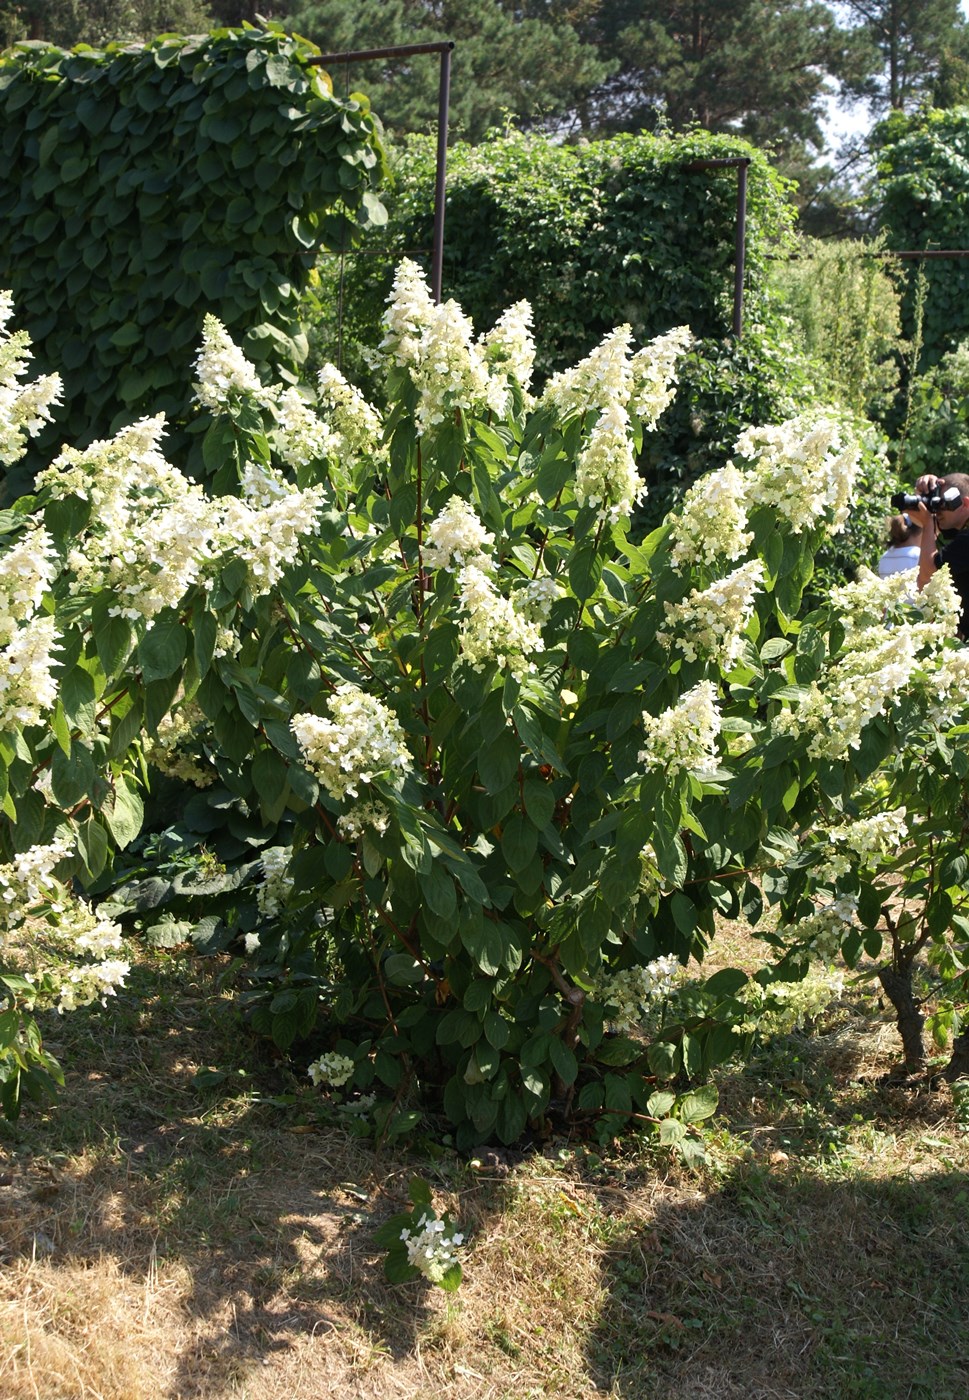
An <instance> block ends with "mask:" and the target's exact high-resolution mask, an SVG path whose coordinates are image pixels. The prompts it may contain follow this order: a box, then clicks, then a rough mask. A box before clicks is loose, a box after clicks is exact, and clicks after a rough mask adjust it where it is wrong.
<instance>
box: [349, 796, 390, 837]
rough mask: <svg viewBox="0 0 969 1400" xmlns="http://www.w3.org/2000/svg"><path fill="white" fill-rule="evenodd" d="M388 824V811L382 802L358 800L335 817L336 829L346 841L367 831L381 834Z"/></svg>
mask: <svg viewBox="0 0 969 1400" xmlns="http://www.w3.org/2000/svg"><path fill="white" fill-rule="evenodd" d="M389 825H390V813H389V812H388V811H387V808H386V807H385V806H384V804H383V803H382V802H358V803H357V805H356V806H355V807H351V808H350V810H349V812H344V813H343V815H342V816H340V817H337V820H336V829H337V831H338V832H339V833H340V835H341V836H343V837H345V838H346V840H348V841H357V840H359V838H360V837H361V836H363V835H364V833H365V832H367V831H375V832H376V833H377V835H378V836H382V835H383V834H384V832H385V831H386V830H387V827H388V826H389Z"/></svg>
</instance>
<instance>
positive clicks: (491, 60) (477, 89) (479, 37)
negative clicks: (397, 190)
mask: <svg viewBox="0 0 969 1400" xmlns="http://www.w3.org/2000/svg"><path fill="white" fill-rule="evenodd" d="M581 5H582V0H579V10H578V11H577V13H581V12H582V11H581ZM565 11H566V7H559V6H555V5H554V4H552V5H534V4H532V5H530V6H529V5H525V6H522V5H510V4H505V3H502V0H294V3H293V5H292V7H291V9H290V11H289V13H288V15H287V16H286V20H285V22H286V24H287V26H290V27H292V29H294V30H295V31H296V32H297V33H300V34H305V35H306V37H307V38H310V39H313V40H314V41H315V42H316V43H318V44H320V45H321V46H322V48H323V49H324V51H325V52H344V51H352V50H359V49H370V48H384V47H390V46H393V45H404V44H418V43H425V42H428V41H431V40H439V39H453V40H454V41H455V45H456V47H455V50H454V56H453V67H452V86H451V116H450V126H451V130H452V132H454V133H455V134H457V135H459V136H461V137H463V138H464V139H466V140H469V141H477V140H480V138H481V137H482V136H483V135H484V133H485V131H486V130H487V129H488V128H489V127H491V126H495V125H498V124H500V123H501V122H502V121H503V120H504V119H505V117H506V116H507V115H508V114H510V115H512V116H514V117H516V118H518V119H519V120H520V121H522V122H523V123H525V124H526V125H527V124H538V123H549V122H552V123H555V122H557V121H565V122H567V121H568V120H569V114H570V113H573V112H574V111H575V109H576V107H577V104H578V102H579V101H580V99H581V98H582V97H583V96H584V95H585V94H587V93H588V92H589V91H590V90H591V89H592V87H594V86H595V85H597V84H599V83H601V82H602V81H603V79H604V78H605V77H606V76H607V74H608V73H609V71H610V67H611V64H610V63H609V62H608V61H606V60H604V59H602V58H601V57H600V56H599V55H598V54H597V51H596V49H595V48H594V47H593V45H592V44H591V43H587V42H583V41H582V40H581V39H580V38H579V36H578V34H577V33H576V31H575V29H574V28H573V27H572V25H571V24H570V23H569V22H568V19H567V18H566V17H565ZM332 76H333V79H334V82H335V83H336V84H337V88H338V91H342V90H343V85H344V84H345V83H346V84H348V85H349V88H350V90H360V91H362V92H365V93H366V94H367V95H368V96H369V97H370V100H371V103H372V106H373V109H374V111H375V112H376V113H377V115H378V116H379V117H380V119H381V121H382V122H383V123H384V125H385V126H387V127H388V128H390V129H391V130H394V131H427V130H433V129H434V126H435V123H436V119H437V92H438V67H437V64H436V63H435V62H434V61H433V59H431V58H428V57H425V56H419V57H417V58H411V59H406V60H402V59H386V60H372V61H369V62H367V63H366V64H360V65H357V66H356V67H354V68H353V69H352V70H351V71H350V72H341V71H339V70H337V69H336V67H335V66H334V70H333V74H332Z"/></svg>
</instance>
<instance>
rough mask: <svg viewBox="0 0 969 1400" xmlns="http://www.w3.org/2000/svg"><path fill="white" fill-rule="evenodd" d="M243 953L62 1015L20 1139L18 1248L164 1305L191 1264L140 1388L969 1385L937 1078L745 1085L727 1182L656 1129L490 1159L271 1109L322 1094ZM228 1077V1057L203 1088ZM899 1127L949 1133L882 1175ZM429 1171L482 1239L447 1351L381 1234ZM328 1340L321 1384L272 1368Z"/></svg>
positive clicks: (775, 1070) (958, 1246)
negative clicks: (53, 1057) (247, 1020)
mask: <svg viewBox="0 0 969 1400" xmlns="http://www.w3.org/2000/svg"><path fill="white" fill-rule="evenodd" d="M221 970H222V969H221V965H220V964H219V962H218V960H215V959H213V960H205V961H201V962H195V961H191V962H185V961H181V960H179V959H177V958H173V957H169V958H167V959H166V958H164V957H159V958H158V959H157V960H156V961H155V962H154V964H152V965H150V966H146V967H142V968H139V969H136V972H135V974H134V977H133V981H132V987H131V989H130V990H129V991H128V992H126V993H124V994H123V996H122V997H120V998H119V1002H118V1005H117V1006H112V1007H111V1008H110V1009H109V1010H108V1011H106V1012H101V1011H94V1012H79V1013H76V1014H75V1015H73V1016H71V1017H68V1018H65V1019H64V1021H63V1022H56V1021H55V1022H54V1023H53V1025H52V1026H51V1027H50V1028H49V1030H50V1037H51V1041H52V1042H55V1041H56V1050H55V1053H57V1054H58V1055H59V1056H60V1057H61V1058H62V1060H63V1063H64V1066H65V1069H66V1070H67V1073H68V1084H67V1087H66V1089H65V1091H64V1094H63V1096H62V1099H61V1101H60V1102H59V1103H58V1104H57V1105H55V1106H54V1107H53V1108H51V1109H50V1110H49V1111H45V1112H43V1113H38V1112H36V1111H30V1110H28V1112H27V1113H26V1114H25V1116H24V1119H23V1120H22V1121H21V1123H20V1124H17V1125H4V1126H3V1127H2V1128H0V1152H2V1154H3V1156H4V1158H5V1161H4V1165H3V1169H2V1172H0V1251H3V1252H2V1253H0V1261H2V1260H4V1259H5V1261H6V1262H11V1261H14V1262H15V1261H16V1259H17V1258H18V1257H19V1258H21V1259H22V1258H24V1257H25V1256H26V1257H28V1258H29V1257H30V1256H31V1255H34V1256H36V1257H41V1256H46V1257H49V1261H50V1265H51V1267H52V1268H55V1267H56V1266H58V1265H60V1264H63V1265H64V1266H65V1269H66V1271H67V1272H69V1269H70V1267H73V1266H76V1265H79V1264H80V1265H85V1264H87V1263H88V1262H89V1263H90V1264H91V1266H92V1267H93V1266H94V1265H95V1264H96V1262H97V1261H98V1260H99V1259H102V1260H103V1259H105V1258H109V1259H110V1260H112V1261H114V1263H116V1265H117V1267H118V1269H119V1270H120V1275H121V1277H122V1278H124V1279H126V1280H128V1281H130V1282H131V1284H132V1286H133V1287H134V1289H135V1290H137V1287H138V1286H142V1285H143V1286H144V1287H145V1289H146V1299H147V1296H148V1291H149V1284H150V1281H151V1279H152V1278H153V1277H155V1276H156V1275H158V1276H165V1275H166V1272H170V1273H171V1274H172V1276H173V1277H174V1275H175V1273H176V1272H177V1271H178V1270H179V1269H181V1275H182V1277H183V1278H184V1287H183V1288H182V1291H181V1293H180V1295H179V1298H178V1308H177V1310H176V1312H175V1313H173V1318H174V1322H173V1324H172V1328H171V1332H170V1343H171V1356H172V1357H173V1358H174V1359H173V1361H172V1363H171V1365H170V1366H169V1368H168V1372H167V1374H166V1377H165V1381H164V1387H163V1388H162V1387H161V1386H156V1387H155V1388H154V1390H153V1389H152V1388H151V1386H148V1387H147V1388H146V1390H145V1394H146V1395H147V1394H151V1395H153V1396H157V1397H159V1400H161V1397H162V1396H178V1397H179V1398H180V1400H188V1397H194V1396H206V1397H214V1396H221V1395H224V1394H229V1393H237V1392H236V1387H238V1386H244V1387H250V1388H249V1389H245V1390H244V1391H243V1392H239V1393H246V1394H253V1395H259V1396H260V1397H262V1396H272V1397H273V1398H274V1400H275V1397H277V1396H282V1395H286V1396H287V1397H296V1396H297V1395H299V1396H300V1397H301V1398H302V1397H304V1396H305V1397H315V1396H317V1395H318V1394H327V1395H333V1396H344V1395H346V1396H349V1395H351V1394H353V1395H354V1396H364V1395H366V1396H380V1395H388V1394H403V1393H406V1394H407V1395H408V1396H409V1397H416V1396H422V1397H423V1396H427V1397H440V1396H443V1395H445V1394H447V1395H449V1396H450V1395H453V1396H455V1397H457V1396H461V1397H462V1398H463V1397H465V1396H467V1397H471V1396H475V1397H477V1396H479V1395H480V1396H481V1397H484V1396H485V1395H488V1396H493V1397H498V1396H503V1397H505V1396H507V1397H508V1398H509V1400H521V1396H523V1395H525V1394H538V1393H541V1394H545V1395H555V1396H560V1397H568V1400H579V1397H582V1400H585V1397H587V1396H588V1397H591V1396H593V1395H595V1394H600V1395H609V1396H611V1397H613V1400H651V1397H663V1400H679V1397H683V1398H684V1400H686V1397H692V1398H693V1400H701V1397H707V1396H710V1397H714V1396H716V1397H720V1398H722V1397H724V1396H734V1395H736V1396H738V1397H739V1396H744V1397H751V1400H757V1397H763V1400H781V1398H782V1397H783V1400H795V1397H796V1400H804V1397H830V1400H841V1397H872V1400H875V1397H878V1400H883V1398H884V1397H888V1398H889V1400H894V1397H899V1400H901V1397H908V1396H913V1397H914V1396H926V1397H928V1396H930V1395H931V1396H933V1397H936V1398H937V1400H950V1398H951V1400H963V1397H965V1396H966V1395H969V1369H967V1362H966V1358H967V1357H969V1321H967V1319H969V1175H967V1172H966V1170H965V1169H964V1168H965V1166H966V1165H967V1164H969V1155H967V1153H966V1152H962V1153H961V1157H960V1161H959V1162H958V1163H956V1162H955V1161H953V1162H952V1164H951V1165H950V1166H949V1167H948V1169H942V1167H943V1162H942V1159H943V1157H944V1150H945V1149H944V1143H943V1139H942V1138H941V1137H935V1136H933V1134H934V1133H935V1132H936V1131H937V1129H938V1125H939V1122H940V1121H941V1118H942V1116H943V1115H944V1113H945V1111H946V1109H945V1107H944V1106H943V1103H942V1100H941V1099H940V1097H939V1096H935V1095H925V1096H922V1097H919V1096H913V1095H911V1094H907V1095H900V1094H899V1093H897V1092H895V1091H891V1090H887V1089H883V1088H880V1087H878V1086H877V1085H876V1084H875V1083H874V1082H872V1083H862V1082H856V1083H855V1084H854V1086H853V1087H852V1088H851V1089H850V1090H847V1091H846V1090H845V1088H844V1086H840V1087H839V1086H838V1085H837V1084H836V1082H835V1080H834V1078H833V1077H832V1075H831V1074H830V1072H829V1071H828V1070H827V1069H826V1068H825V1066H824V1065H823V1063H818V1062H813V1061H809V1060H804V1061H803V1062H799V1061H797V1060H796V1059H795V1058H793V1056H792V1055H791V1054H788V1053H787V1052H786V1051H785V1052H784V1053H783V1054H781V1053H779V1054H778V1056H777V1059H776V1062H771V1061H770V1060H766V1061H764V1062H762V1063H761V1064H760V1065H759V1066H758V1065H755V1066H753V1067H752V1068H751V1069H750V1070H748V1071H747V1072H746V1073H744V1074H742V1075H737V1076H734V1077H732V1078H731V1079H730V1080H729V1081H725V1084H724V1104H725V1107H726V1109H727V1112H728V1116H729V1121H730V1127H729V1129H727V1128H723V1129H721V1130H719V1131H720V1135H721V1139H722V1141H721V1142H720V1143H719V1145H718V1139H717V1132H714V1133H713V1134H712V1136H711V1151H712V1153H713V1155H714V1157H718V1158H719V1160H720V1162H721V1164H722V1165H721V1166H720V1168H719V1169H718V1171H716V1172H714V1173H712V1174H711V1175H709V1176H705V1177H703V1178H700V1179H698V1178H690V1177H687V1176H685V1175H684V1174H682V1173H677V1172H675V1171H674V1172H673V1173H672V1174H666V1169H665V1166H664V1165H663V1164H662V1163H660V1162H658V1159H657V1158H656V1157H655V1156H651V1155H650V1154H649V1153H648V1152H642V1151H637V1149H636V1148H635V1146H631V1147H629V1148H627V1149H624V1150H623V1151H621V1152H617V1154H616V1156H615V1158H609V1157H608V1155H607V1154H603V1155H601V1156H600V1155H597V1154H595V1153H591V1152H586V1151H585V1150H584V1149H582V1148H580V1147H576V1148H575V1149H574V1150H572V1149H569V1150H567V1151H565V1152H561V1153H560V1152H557V1151H556V1148H553V1147H549V1148H548V1149H547V1150H548V1152H549V1156H548V1157H541V1156H536V1157H534V1158H532V1159H530V1160H529V1159H525V1160H521V1161H519V1160H518V1158H517V1157H514V1158H512V1159H511V1162H510V1164H509V1159H508V1156H507V1154H492V1156H493V1157H494V1161H495V1165H494V1168H493V1170H492V1169H488V1168H486V1169H485V1170H483V1171H482V1172H481V1173H480V1174H479V1175H478V1176H475V1174H474V1173H473V1172H471V1171H470V1170H469V1169H468V1168H467V1167H466V1166H464V1165H463V1164H461V1163H459V1162H458V1161H457V1160H456V1159H455V1158H453V1157H451V1156H449V1155H445V1156H442V1157H440V1159H439V1161H438V1162H437V1163H435V1162H434V1161H427V1160H424V1159H419V1158H417V1157H416V1155H415V1156H410V1157H408V1156H407V1155H405V1153H404V1152H403V1151H400V1152H396V1153H395V1152H389V1151H386V1152H380V1151H378V1150H377V1149H375V1146H374V1144H373V1143H371V1142H366V1141H361V1140H359V1139H356V1138H354V1137H352V1136H351V1135H350V1134H349V1133H347V1132H344V1131H342V1130H340V1129H338V1128H327V1127H319V1126H314V1125H313V1124H312V1123H311V1122H309V1121H308V1118H309V1117H310V1116H311V1115H308V1114H307V1113H306V1112H301V1111H300V1109H299V1106H297V1107H295V1108H293V1107H290V1108H280V1107H278V1106H274V1105H273V1104H270V1103H267V1102H266V1100H269V1099H273V1098H278V1096H279V1095H280V1094H281V1093H292V1092H295V1091H297V1090H298V1089H299V1086H298V1085H297V1084H296V1083H295V1082H294V1081H293V1079H292V1078H291V1077H290V1075H289V1072H288V1071H287V1069H286V1068H285V1066H284V1065H283V1064H282V1063H281V1062H278V1061H274V1060H273V1059H272V1058H271V1056H270V1055H269V1053H268V1052H267V1050H266V1049H265V1047H264V1046H262V1045H261V1043H260V1042H257V1041H255V1040H253V1039H252V1038H251V1037H249V1036H248V1035H247V1034H246V1032H245V1031H244V1029H243V1028H242V1026H241V1025H240V1022H239V1019H238V1015H237V1012H236V1009H235V1006H234V1004H233V1001H232V999H231V996H230V995H229V994H228V992H227V991H226V990H225V989H224V988H223V987H222V986H221V984H220V980H219V978H220V971H221ZM52 1048H54V1045H53V1044H52ZM799 1064H800V1068H798V1065H799ZM792 1066H793V1067H794V1068H793V1070H792ZM206 1067H213V1068H216V1069H218V1070H219V1071H222V1072H223V1075H224V1077H223V1078H222V1079H220V1080H219V1081H218V1083H217V1084H216V1085H215V1086H214V1087H213V1088H211V1089H208V1090H206V1089H202V1088H200V1087H199V1086H198V1084H197V1083H196V1080H195V1076H196V1073H197V1071H198V1070H199V1069H204V1068H206ZM311 1101H312V1096H311V1095H310V1096H308V1099H307V1102H308V1103H309V1102H311ZM902 1120H904V1121H905V1124H906V1125H907V1128H906V1130H914V1132H915V1133H916V1135H921V1141H922V1142H923V1143H924V1144H928V1146H926V1147H925V1148H924V1149H923V1150H921V1151H920V1153H919V1154H916V1155H911V1154H910V1155H909V1157H904V1156H896V1157H894V1158H893V1159H892V1161H891V1162H886V1163H885V1164H884V1170H879V1169H878V1156H879V1144H880V1142H881V1141H882V1140H884V1142H885V1144H886V1152H887V1151H888V1144H889V1143H890V1140H891V1134H892V1132H893V1131H894V1129H895V1128H896V1127H897V1126H898V1125H899V1123H900V1121H902ZM859 1125H861V1126H859ZM862 1129H863V1130H864V1131H865V1132H867V1133H868V1134H869V1138H868V1157H867V1158H866V1159H865V1161H864V1162H863V1163H862V1162H861V1161H860V1159H858V1158H853V1157H852V1143H851V1134H852V1132H855V1133H857V1132H860V1131H862ZM879 1134H881V1135H882V1137H879ZM932 1144H935V1145H934V1146H933V1145H932ZM926 1154H928V1155H926ZM482 1156H483V1157H485V1158H487V1157H488V1154H482ZM418 1173H419V1174H422V1175H425V1176H428V1177H429V1178H431V1179H432V1180H433V1181H434V1184H435V1187H436V1188H439V1189H440V1190H441V1191H442V1192H444V1193H447V1194H448V1195H450V1196H452V1197H453V1196H455V1195H459V1196H460V1198H461V1199H460V1214H461V1218H462V1223H469V1224H470V1226H471V1228H472V1231H473V1232H474V1237H475V1243H474V1248H473V1250H472V1253H471V1256H470V1259H469V1266H468V1280H467V1284H466V1287H465V1288H463V1289H462V1291H461V1293H460V1294H459V1303H458V1309H459V1310H462V1311H463V1321H462V1324H461V1326H462V1329H463V1330H461V1332H460V1335H458V1332H457V1331H456V1332H455V1335H454V1337H453V1338H452V1337H451V1336H449V1335H447V1334H446V1332H445V1334H444V1335H443V1340H442V1334H441V1331H440V1325H441V1318H442V1311H441V1308H440V1303H441V1297H440V1295H439V1294H434V1295H431V1294H429V1293H428V1291H427V1290H426V1289H424V1288H423V1287H422V1286H420V1287H419V1286H417V1285H415V1286H407V1287H405V1288H391V1287H389V1286H388V1285H387V1284H386V1283H385V1281H384V1279H383V1276H382V1255H381V1254H380V1252H379V1251H377V1250H375V1249H374V1247H373V1244H372V1236H373V1231H374V1229H375V1228H376V1226H377V1225H378V1224H380V1223H381V1222H382V1221H383V1220H384V1219H385V1218H386V1217H387V1216H388V1215H390V1214H391V1213H393V1212H394V1211H395V1210H397V1209H399V1208H401V1206H402V1205H403V1204H404V1201H405V1198H406V1192H407V1186H408V1183H409V1180H410V1178H411V1177H412V1176H413V1175H415V1174H418ZM516 1236H517V1238H516ZM543 1251H544V1252H543ZM146 1316H147V1303H146ZM435 1326H438V1328H439V1330H438V1333H437V1334H435V1333H434V1328H435ZM445 1326H446V1324H445ZM429 1339H430V1340H429ZM310 1340H317V1341H323V1342H324V1343H325V1346H324V1348H323V1351H322V1353H321V1354H322V1355H323V1356H324V1357H325V1365H326V1368H327V1375H326V1387H325V1388H322V1382H321V1388H317V1389H314V1388H313V1385H314V1384H315V1382H314V1381H312V1380H311V1381H309V1382H307V1386H308V1388H298V1387H297V1383H296V1382H293V1384H292V1386H291V1388H290V1389H289V1390H287V1389H286V1384H287V1382H286V1381H285V1372H284V1369H283V1370H282V1371H280V1372H279V1373H278V1374H277V1371H276V1370H275V1369H273V1371H272V1373H271V1372H270V1371H266V1370H263V1369H262V1368H264V1367H266V1366H267V1365H268V1366H270V1367H273V1368H275V1367H276V1363H277V1362H280V1363H283V1362H285V1359H286V1356H287V1354H288V1353H293V1354H294V1355H297V1354H298V1353H299V1352H300V1348H301V1347H305V1344H306V1343H307V1342H308V1341H310ZM435 1346H436V1347H437V1348H438V1355H437V1359H436V1360H435V1358H434V1357H433V1356H431V1360H430V1362H426V1357H427V1356H428V1355H429V1354H430V1353H431V1351H432V1350H433V1347H435ZM422 1349H423V1359H422V1355H421V1354H422ZM415 1357H417V1358H418V1359H419V1360H420V1365H418V1364H417V1361H415ZM455 1357H457V1359H458V1365H457V1366H455V1364H454V1362H455ZM314 1364H315V1365H319V1364H320V1363H319V1360H317V1361H316V1362H315V1363H314ZM435 1366H436V1367H437V1369H434V1367H435ZM422 1367H423V1369H421V1368H422ZM428 1367H430V1370H428ZM270 1374H272V1375H273V1376H274V1380H273V1382H272V1384H270V1383H269V1377H270ZM279 1375H283V1377H284V1379H283V1380H280V1379H279ZM456 1376H463V1377H467V1378H468V1379H465V1380H461V1381H458V1380H455V1377H456ZM263 1377H265V1378H266V1379H265V1383H263V1380H262V1378H263ZM475 1377H476V1379H475ZM364 1378H365V1379H364ZM300 1386H302V1382H300ZM251 1387H254V1388H251ZM401 1387H403V1389H402V1388H401ZM422 1387H423V1388H422ZM516 1387H517V1389H516Z"/></svg>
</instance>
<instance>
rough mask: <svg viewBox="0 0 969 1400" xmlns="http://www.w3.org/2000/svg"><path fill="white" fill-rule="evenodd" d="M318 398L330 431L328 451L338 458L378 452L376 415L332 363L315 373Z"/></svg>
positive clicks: (380, 431)
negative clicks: (325, 414)
mask: <svg viewBox="0 0 969 1400" xmlns="http://www.w3.org/2000/svg"><path fill="white" fill-rule="evenodd" d="M317 383H318V385H319V390H320V400H321V403H322V405H323V407H324V408H325V409H326V411H327V415H328V417H327V426H328V428H329V430H330V444H329V448H328V454H329V456H330V457H331V458H335V459H337V460H339V461H342V462H346V461H353V460H355V459H356V458H358V457H376V456H377V455H378V454H379V452H380V437H381V433H382V427H381V422H380V415H379V414H378V412H377V410H376V409H375V408H372V407H371V405H370V404H369V403H368V402H367V400H366V399H365V398H364V397H363V395H362V394H361V393H360V390H359V389H357V388H355V387H354V385H352V384H349V383H348V382H347V380H346V379H344V377H343V375H342V374H341V373H340V371H339V370H338V369H337V367H336V365H330V364H326V365H324V366H323V368H322V369H321V370H320V372H319V375H318V376H317Z"/></svg>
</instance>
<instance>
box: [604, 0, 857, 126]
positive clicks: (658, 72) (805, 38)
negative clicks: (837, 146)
mask: <svg viewBox="0 0 969 1400" xmlns="http://www.w3.org/2000/svg"><path fill="white" fill-rule="evenodd" d="M591 11H592V12H591V15H590V16H589V18H588V19H587V20H586V22H585V24H580V25H579V32H580V33H581V34H582V35H583V37H593V38H595V40H596V41H597V43H598V45H599V46H600V48H601V51H602V53H603V54H604V55H608V56H610V57H614V58H615V59H616V62H617V68H618V72H617V73H616V74H615V75H614V76H613V77H612V78H611V79H610V80H609V81H607V82H606V84H604V86H603V87H602V88H601V89H600V90H599V91H598V92H597V93H596V94H595V96H594V100H593V103H592V104H591V110H590V112H589V113H588V114H586V113H583V115H584V116H586V117H587V122H586V124H587V125H589V124H595V125H596V126H597V127H598V128H599V129H607V130H616V129H619V130H625V131H634V130H637V129H638V128H640V127H642V126H649V127H652V126H653V125H654V124H655V123H656V121H657V119H658V118H659V117H660V116H662V118H663V119H664V120H666V121H667V122H669V123H670V124H671V125H672V126H673V128H674V129H675V130H677V131H682V130H684V129H685V128H687V127H688V126H689V125H690V124H691V123H693V122H699V123H700V124H701V125H702V126H704V127H705V128H707V129H709V130H713V131H721V132H733V133H740V134H742V135H744V136H746V137H748V138H749V139H751V140H755V141H758V142H760V143H763V142H767V141H773V142H776V143H778V144H779V145H780V147H781V148H782V149H784V148H791V147H792V146H793V147H797V146H799V145H802V144H803V143H804V142H805V141H808V142H811V143H812V144H813V145H814V147H815V148H820V146H821V145H822V134H821V124H820V123H821V118H822V116H823V112H824V94H825V83H826V78H827V76H828V75H832V74H833V75H835V76H840V75H841V73H842V71H843V69H844V65H845V59H846V56H847V53H848V50H849V48H850V45H848V44H847V43H846V36H845V34H844V32H843V31H842V30H841V29H840V28H839V26H838V23H837V20H836V17H835V15H834V13H833V11H832V7H831V6H830V5H827V4H819V3H816V0H782V2H781V3H779V4H778V3H775V4H772V5H764V4H763V3H761V0H648V2H647V3H645V4H644V3H643V0H605V3H602V4H598V5H596V6H594V7H591ZM755 50H756V62H752V61H751V56H752V54H753V53H754V51H755Z"/></svg>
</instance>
